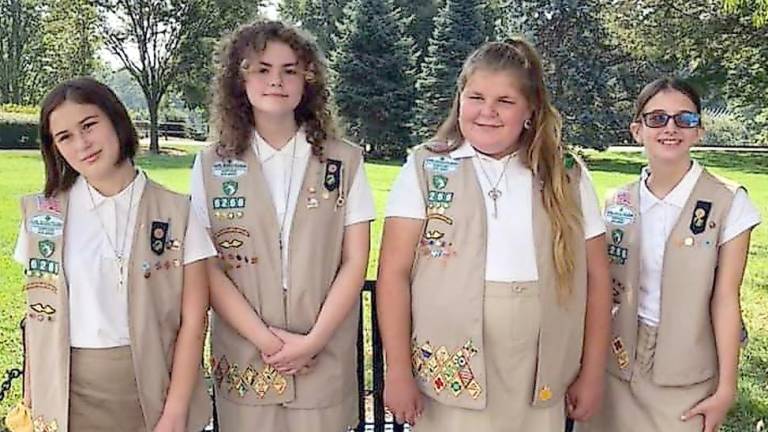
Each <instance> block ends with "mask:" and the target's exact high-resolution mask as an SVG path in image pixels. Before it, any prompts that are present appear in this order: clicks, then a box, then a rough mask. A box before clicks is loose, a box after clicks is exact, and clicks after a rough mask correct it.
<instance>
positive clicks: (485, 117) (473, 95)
mask: <svg viewBox="0 0 768 432" xmlns="http://www.w3.org/2000/svg"><path fill="white" fill-rule="evenodd" d="M531 114H532V112H531V107H530V105H529V103H528V100H527V99H526V98H525V96H524V95H523V93H522V91H521V90H520V85H519V83H518V78H517V77H516V76H515V74H514V73H510V72H509V71H496V70H488V69H482V68H479V69H477V70H475V71H474V72H473V73H472V74H471V76H470V77H469V79H468V80H467V83H466V85H465V86H464V89H463V90H462V91H461V94H460V105H459V128H460V129H461V134H462V135H463V136H464V138H466V139H467V141H469V142H470V143H471V144H472V146H474V147H475V148H476V149H477V150H478V151H480V152H482V153H485V154H489V155H504V154H509V153H511V152H513V151H515V150H516V149H517V148H518V146H519V138H520V133H521V132H522V131H523V125H524V123H525V121H526V120H528V119H530V118H531Z"/></svg>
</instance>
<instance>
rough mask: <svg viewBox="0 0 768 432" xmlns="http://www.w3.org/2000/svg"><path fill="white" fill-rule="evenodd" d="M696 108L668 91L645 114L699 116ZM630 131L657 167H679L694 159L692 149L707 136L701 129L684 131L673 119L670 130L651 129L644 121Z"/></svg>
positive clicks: (682, 96)
mask: <svg viewBox="0 0 768 432" xmlns="http://www.w3.org/2000/svg"><path fill="white" fill-rule="evenodd" d="M697 111H698V110H697V108H696V104H695V103H694V102H693V101H692V100H691V99H690V98H689V97H688V96H686V95H685V94H684V93H682V92H680V91H678V90H674V89H665V90H662V91H660V92H658V93H657V94H656V95H654V96H653V97H651V98H650V99H648V102H647V103H646V104H645V106H644V107H643V110H642V113H643V114H648V113H655V114H660V113H665V114H667V115H670V116H671V115H675V114H679V113H682V112H692V113H696V112H697ZM630 131H631V132H632V136H633V137H634V139H635V141H637V142H638V143H640V144H642V145H643V147H645V151H646V154H647V155H648V158H649V159H650V160H651V161H653V162H656V163H667V164H669V163H679V162H685V161H687V160H688V159H689V158H690V153H689V152H690V148H691V147H692V146H693V145H695V144H696V143H697V142H698V141H699V140H700V139H701V137H702V136H703V134H704V130H703V129H702V128H701V126H697V127H693V128H681V127H679V126H677V125H676V124H675V121H674V119H672V118H670V119H669V120H668V121H667V124H666V126H663V127H659V128H651V127H648V126H647V125H646V123H645V121H644V120H643V119H642V118H639V119H637V120H636V121H634V122H633V123H632V124H631V125H630Z"/></svg>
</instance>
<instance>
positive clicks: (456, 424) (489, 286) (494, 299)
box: [413, 281, 565, 432]
mask: <svg viewBox="0 0 768 432" xmlns="http://www.w3.org/2000/svg"><path fill="white" fill-rule="evenodd" d="M483 303H484V307H483V313H484V320H483V345H484V347H485V362H486V363H485V368H486V382H487V384H486V390H487V393H486V395H487V405H486V408H485V409H483V410H471V409H465V408H458V407H453V406H447V405H443V404H441V403H439V402H437V401H435V400H433V399H431V398H426V406H425V409H424V414H423V415H422V417H421V418H419V420H418V421H417V422H416V425H415V426H414V429H413V430H414V432H466V431H483V432H534V431H535V432H563V425H564V424H565V403H564V401H560V402H559V403H557V404H555V405H554V406H551V407H548V408H534V407H532V406H531V401H532V400H533V393H534V381H535V377H536V360H537V351H538V344H539V327H540V324H541V306H540V304H539V291H538V286H537V284H536V282H525V283H521V282H510V283H503V282H490V281H486V284H485V301H484V302H483Z"/></svg>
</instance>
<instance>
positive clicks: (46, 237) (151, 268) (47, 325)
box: [22, 179, 211, 432]
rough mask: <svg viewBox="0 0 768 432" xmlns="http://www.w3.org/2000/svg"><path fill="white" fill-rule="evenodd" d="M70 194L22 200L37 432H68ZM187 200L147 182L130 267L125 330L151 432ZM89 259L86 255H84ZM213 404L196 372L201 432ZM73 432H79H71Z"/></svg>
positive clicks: (178, 281)
mask: <svg viewBox="0 0 768 432" xmlns="http://www.w3.org/2000/svg"><path fill="white" fill-rule="evenodd" d="M67 198H68V193H62V194H59V195H58V196H55V197H52V198H45V197H44V196H43V195H29V196H26V197H24V198H22V214H23V217H24V221H25V224H26V229H27V232H28V234H29V244H28V245H27V250H29V251H30V256H29V262H28V264H27V267H26V270H25V275H26V281H25V285H24V290H25V291H26V293H27V314H26V320H27V349H28V356H29V367H30V385H31V387H30V389H31V399H32V418H33V421H34V430H35V432H67V430H68V412H69V402H68V401H69V367H70V341H69V294H68V286H67V279H66V275H65V274H64V265H63V260H64V259H66V257H64V256H63V254H62V251H63V250H64V240H65V239H64V235H63V233H64V227H65V224H66V216H67ZM188 212H189V199H188V198H187V197H186V196H184V195H179V194H176V193H173V192H170V191H168V190H166V189H164V188H162V187H161V186H159V185H157V184H155V183H153V182H151V181H149V179H148V180H147V183H146V187H145V188H144V193H143V195H142V197H141V201H140V202H139V208H138V213H137V218H136V221H137V224H138V226H137V227H136V230H135V233H134V238H133V246H132V249H131V256H130V258H129V262H128V267H127V272H128V274H127V280H128V324H129V331H130V339H131V354H132V356H133V365H134V374H135V376H136V384H137V385H138V391H139V399H140V403H141V408H142V411H143V413H144V421H145V424H146V425H147V428H148V429H151V428H152V427H154V425H155V424H156V423H157V421H158V420H159V419H160V415H161V414H162V412H163V408H164V406H165V397H166V394H167V393H168V387H169V385H170V378H171V367H172V364H173V355H174V348H175V342H176V336H177V333H178V330H179V326H180V325H181V295H182V288H183V283H184V278H183V276H184V275H183V272H184V266H183V261H182V260H183V248H184V245H183V239H184V234H185V232H186V229H187V218H188V214H189V213H188ZM82 253H89V251H82ZM210 416H211V403H210V398H209V397H208V394H207V391H206V388H205V383H204V381H203V370H202V367H201V369H200V373H199V374H198V379H197V384H196V386H195V390H194V392H193V394H192V400H191V404H190V407H189V418H188V419H187V430H188V431H190V432H191V431H195V432H196V431H200V430H202V428H203V427H205V425H206V424H207V423H208V421H209V419H210ZM74 432H76V431H74Z"/></svg>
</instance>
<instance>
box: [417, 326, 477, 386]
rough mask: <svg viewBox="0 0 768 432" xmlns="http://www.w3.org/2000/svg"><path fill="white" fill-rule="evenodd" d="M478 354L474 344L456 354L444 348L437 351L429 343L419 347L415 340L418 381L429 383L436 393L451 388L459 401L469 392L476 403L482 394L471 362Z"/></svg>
mask: <svg viewBox="0 0 768 432" xmlns="http://www.w3.org/2000/svg"><path fill="white" fill-rule="evenodd" d="M477 353H478V349H477V347H476V346H475V344H474V343H473V342H472V341H471V340H470V341H467V342H466V343H465V344H464V346H462V347H461V348H459V349H457V350H456V351H454V352H450V351H449V350H448V348H446V347H445V346H440V347H438V348H437V349H435V348H434V347H432V345H431V344H430V343H429V342H424V343H422V344H419V343H418V342H417V341H416V340H415V339H414V340H413V341H412V344H411V362H412V364H413V370H414V374H415V375H416V377H417V378H418V379H420V380H421V381H423V382H425V383H429V384H430V385H431V386H432V388H433V389H434V390H435V393H437V394H440V392H442V391H443V390H444V389H446V388H448V389H449V391H450V392H451V394H453V397H456V398H458V397H459V396H461V395H462V394H463V393H464V392H466V393H467V394H468V395H469V396H470V397H471V398H472V399H477V398H478V397H479V396H480V394H481V393H482V392H483V389H482V387H481V386H480V384H479V383H478V382H477V380H476V379H475V374H474V372H473V371H472V367H471V365H470V359H471V358H472V357H474V356H475V355H477Z"/></svg>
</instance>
